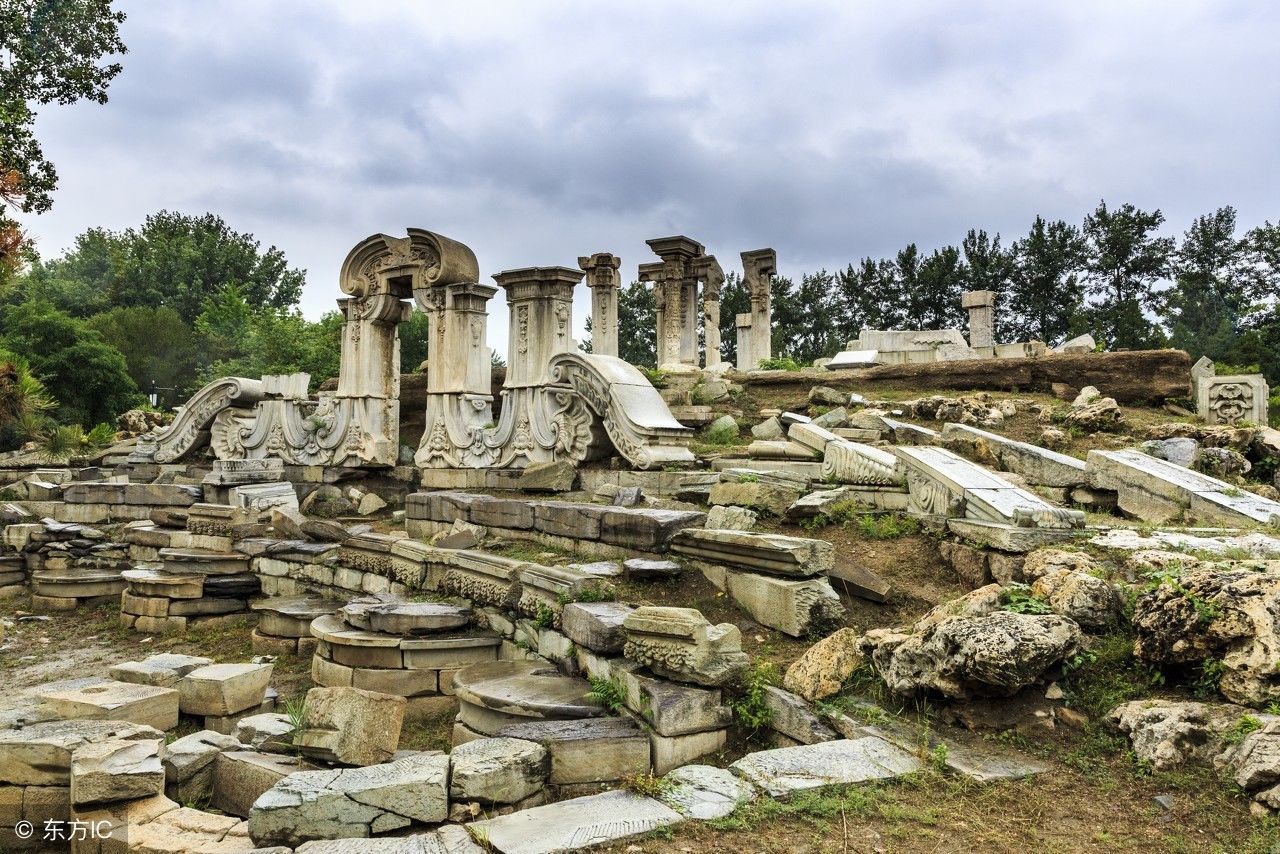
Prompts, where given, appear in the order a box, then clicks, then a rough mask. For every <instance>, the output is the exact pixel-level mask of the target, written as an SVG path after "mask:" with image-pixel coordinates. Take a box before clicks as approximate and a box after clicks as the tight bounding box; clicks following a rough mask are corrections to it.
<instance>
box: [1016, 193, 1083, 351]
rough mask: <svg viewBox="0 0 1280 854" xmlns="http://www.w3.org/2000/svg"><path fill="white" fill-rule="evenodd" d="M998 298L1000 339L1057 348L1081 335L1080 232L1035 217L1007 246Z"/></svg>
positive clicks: (1063, 224)
mask: <svg viewBox="0 0 1280 854" xmlns="http://www.w3.org/2000/svg"><path fill="white" fill-rule="evenodd" d="M1010 249H1011V250H1012V256H1013V258H1012V264H1011V268H1010V275H1009V285H1008V289H1007V290H1006V292H1005V296H1004V300H1003V302H1004V309H1005V310H1004V318H1005V319H1004V322H1003V324H1002V328H1003V330H1004V334H1005V335H1006V336H1008V337H1009V338H1010V339H1012V340H1014V341H1043V342H1045V343H1046V344H1049V345H1056V344H1060V343H1062V342H1063V341H1065V340H1066V339H1067V338H1068V337H1070V336H1071V335H1072V334H1073V333H1078V332H1079V331H1080V330H1081V325H1082V322H1083V318H1082V313H1083V311H1084V283H1083V281H1082V279H1081V272H1082V271H1083V268H1084V263H1085V253H1086V248H1085V243H1084V240H1083V239H1082V238H1081V237H1080V230H1079V229H1077V228H1076V227H1075V226H1073V225H1069V224H1067V223H1066V222H1063V221H1062V220H1057V221H1055V222H1046V221H1045V219H1044V217H1041V216H1037V217H1036V221H1035V222H1034V223H1033V224H1032V225H1031V231H1030V232H1029V233H1028V234H1027V236H1026V237H1024V238H1022V239H1021V240H1018V241H1016V242H1015V243H1014V244H1013V246H1012V247H1010Z"/></svg>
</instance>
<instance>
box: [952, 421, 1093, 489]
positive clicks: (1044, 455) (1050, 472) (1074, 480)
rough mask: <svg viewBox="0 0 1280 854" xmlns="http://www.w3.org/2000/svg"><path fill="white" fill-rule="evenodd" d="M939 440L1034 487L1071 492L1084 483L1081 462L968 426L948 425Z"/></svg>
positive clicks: (1082, 464) (1082, 462) (1046, 449)
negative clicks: (991, 462)
mask: <svg viewBox="0 0 1280 854" xmlns="http://www.w3.org/2000/svg"><path fill="white" fill-rule="evenodd" d="M942 439H943V441H944V442H945V443H946V444H948V445H952V446H953V447H955V446H957V445H958V446H961V447H968V448H971V449H972V452H973V453H975V454H976V455H979V456H983V457H986V456H990V457H992V458H994V459H995V460H996V462H997V463H998V464H999V466H1000V468H1001V469H1003V470H1004V471H1009V472H1013V473H1014V474H1018V475H1021V476H1022V477H1024V478H1026V480H1027V482H1028V483H1031V484H1035V485H1037V486H1056V487H1064V488H1070V487H1074V486H1080V485H1081V484H1083V483H1085V482H1086V480H1087V478H1086V477H1085V466H1084V461H1083V460H1078V459H1076V458H1075V457H1070V456H1067V455H1066V454H1060V453H1058V452H1057V451H1051V450H1049V449H1048V448H1042V447H1040V446H1039V445H1033V444H1031V443H1030V442H1019V441H1017V440H1016V439H1010V438H1008V437H1007V436H1000V435H998V434H996V433H989V432H987V431H986V430H979V429H978V428H977V427H970V426H968V425H967V424H953V423H948V424H947V425H946V426H944V427H943V428H942Z"/></svg>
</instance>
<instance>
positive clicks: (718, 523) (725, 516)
mask: <svg viewBox="0 0 1280 854" xmlns="http://www.w3.org/2000/svg"><path fill="white" fill-rule="evenodd" d="M756 519H757V516H756V513H755V511H754V510H748V509H747V508H746V507H734V506H732V505H729V504H717V505H716V506H714V507H712V508H711V509H710V510H708V511H707V524H706V527H708V528H713V529H714V528H718V529H720V530H724V531H750V530H751V529H752V528H754V527H755V525H756Z"/></svg>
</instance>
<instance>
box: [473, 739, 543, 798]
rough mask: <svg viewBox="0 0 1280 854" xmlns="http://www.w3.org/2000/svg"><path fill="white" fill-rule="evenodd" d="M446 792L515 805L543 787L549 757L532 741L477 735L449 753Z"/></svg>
mask: <svg viewBox="0 0 1280 854" xmlns="http://www.w3.org/2000/svg"><path fill="white" fill-rule="evenodd" d="M449 758H450V760H451V770H450V777H449V795H450V797H452V798H453V799H455V800H465V801H479V802H481V803H483V804H514V803H519V802H520V801H523V800H524V799H525V798H528V797H530V796H531V795H533V794H535V793H537V792H539V791H541V790H542V787H543V785H544V784H545V783H546V781H547V777H548V776H549V774H550V770H551V756H550V754H549V753H548V752H547V750H546V748H544V747H543V746H542V745H540V744H538V743H537V742H534V741H527V740H524V739H519V738H479V739H476V740H475V741H469V742H467V743H466V744H460V745H458V746H457V747H455V748H454V749H453V751H452V752H451V753H450V754H449Z"/></svg>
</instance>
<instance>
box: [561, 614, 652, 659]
mask: <svg viewBox="0 0 1280 854" xmlns="http://www.w3.org/2000/svg"><path fill="white" fill-rule="evenodd" d="M634 610H635V609H634V608H632V607H631V606H630V605H624V604H622V603H620V602H570V603H569V604H567V605H565V606H564V610H563V611H561V612H560V630H561V631H562V632H564V634H565V636H566V637H568V638H569V640H571V641H573V642H574V643H576V644H577V645H578V646H580V647H585V648H586V649H590V650H593V651H595V652H599V653H606V654H611V653H619V652H622V647H623V644H625V643H626V640H627V637H626V632H624V631H623V627H622V625H623V621H624V620H625V619H626V618H627V615H629V614H630V613H631V612H632V611H634Z"/></svg>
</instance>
